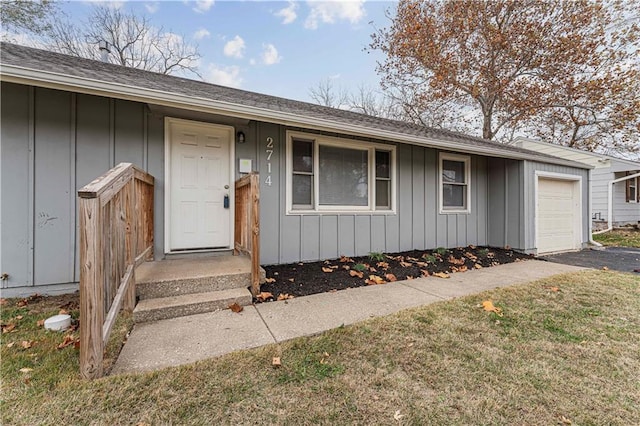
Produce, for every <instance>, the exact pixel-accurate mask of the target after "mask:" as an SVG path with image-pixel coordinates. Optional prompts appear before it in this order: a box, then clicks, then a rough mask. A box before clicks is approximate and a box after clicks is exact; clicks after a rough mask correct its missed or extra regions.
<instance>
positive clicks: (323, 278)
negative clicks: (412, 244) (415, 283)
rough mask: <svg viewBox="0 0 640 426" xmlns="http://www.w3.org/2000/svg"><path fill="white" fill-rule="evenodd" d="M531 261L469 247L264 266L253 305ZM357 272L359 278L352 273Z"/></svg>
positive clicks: (513, 254) (502, 251)
mask: <svg viewBox="0 0 640 426" xmlns="http://www.w3.org/2000/svg"><path fill="white" fill-rule="evenodd" d="M531 258H532V256H530V255H526V254H522V253H518V252H515V251H513V250H507V249H501V248H493V247H475V246H469V247H458V248H453V249H446V250H445V249H436V250H413V251H406V252H402V253H391V254H378V256H361V257H353V258H349V257H345V256H343V257H341V258H340V259H332V260H325V261H323V262H309V263H302V262H301V263H290V264H287V265H272V266H264V267H263V268H264V269H265V271H266V273H267V282H266V283H265V284H263V285H262V287H261V291H262V292H264V293H265V294H264V295H263V297H259V298H258V299H257V300H256V301H258V302H260V301H270V300H276V299H278V298H281V299H282V298H287V295H288V296H293V297H299V296H307V295H310V294H316V293H324V292H330V291H338V290H344V289H347V288H353V287H362V286H366V285H374V284H376V283H382V281H384V282H390V281H395V280H406V279H413V278H418V277H422V276H426V275H433V274H438V273H445V274H450V273H460V272H465V271H468V270H472V269H480V268H487V267H491V266H495V265H500V264H504V263H511V262H518V261H521V260H524V259H531ZM356 265H359V266H356ZM358 268H359V269H361V272H362V275H361V276H360V274H356V273H355V272H358V271H357V270H356V269H358ZM354 270H355V272H352V271H354ZM266 293H271V296H270V297H269V296H268V294H266Z"/></svg>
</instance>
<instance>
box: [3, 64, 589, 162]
mask: <svg viewBox="0 0 640 426" xmlns="http://www.w3.org/2000/svg"><path fill="white" fill-rule="evenodd" d="M0 81H6V82H9V83H19V84H26V85H32V86H37V87H46V88H50V89H58V90H67V91H72V92H78V93H84V94H91V95H98V96H105V97H116V98H119V99H125V100H130V101H138V102H145V103H154V104H158V105H164V106H169V107H176V108H181V109H187V110H195V111H200V112H207V113H212V114H221V115H227V116H232V117H237V118H243V119H249V120H259V121H266V122H272V123H277V124H283V125H287V126H294V127H304V128H307V129H314V130H322V131H330V132H335V131H340V132H341V133H345V134H350V135H354V136H364V137H375V138H380V139H383V140H387V141H391V142H400V143H408V144H412V145H421V146H428V147H432V148H439V149H447V150H452V151H458V152H464V153H469V154H479V155H485V156H490V157H500V158H511V159H515V160H529V161H540V162H545V163H552V164H558V165H564V166H569V167H577V168H592V167H591V166H587V165H584V164H582V163H577V162H573V161H570V160H564V159H562V158H557V159H556V158H553V159H549V158H546V157H541V156H537V155H535V153H534V152H532V153H531V155H527V154H524V153H517V152H506V151H505V150H502V149H499V148H495V149H492V148H487V147H477V146H473V145H468V144H465V143H463V142H455V141H449V140H440V139H433V138H428V137H424V136H414V135H409V134H404V133H398V132H393V131H389V130H383V129H376V128H371V127H365V126H360V125H353V124H346V123H341V122H336V121H332V120H327V119H323V118H317V117H309V116H304V115H298V114H292V113H288V112H283V111H274V110H271V109H266V108H260V107H255V106H248V105H242V104H234V103H230V102H225V101H219V100H212V99H206V98H201V97H191V96H186V95H182V94H177V93H173V92H167V91H162V90H157V89H149V88H140V87H134V86H130V85H125V84H120V83H112V82H105V81H102V80H96V79H90V78H86V77H77V76H71V75H66V74H61V73H54V72H49V71H44V70H36V69H32V68H26V67H20V66H16V65H9V64H3V65H2V66H1V67H0Z"/></svg>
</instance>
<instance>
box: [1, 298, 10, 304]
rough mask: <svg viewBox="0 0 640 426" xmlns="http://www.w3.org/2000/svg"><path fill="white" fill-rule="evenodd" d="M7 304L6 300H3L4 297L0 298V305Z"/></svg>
mask: <svg viewBox="0 0 640 426" xmlns="http://www.w3.org/2000/svg"><path fill="white" fill-rule="evenodd" d="M7 303H9V301H8V300H7V299H5V298H4V297H1V298H0V305H6V304H7Z"/></svg>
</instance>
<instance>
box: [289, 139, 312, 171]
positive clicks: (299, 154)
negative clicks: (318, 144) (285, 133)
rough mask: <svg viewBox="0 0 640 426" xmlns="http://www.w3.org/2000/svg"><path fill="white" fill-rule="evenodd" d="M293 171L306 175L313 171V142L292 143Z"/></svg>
mask: <svg viewBox="0 0 640 426" xmlns="http://www.w3.org/2000/svg"><path fill="white" fill-rule="evenodd" d="M293 171H294V172H307V173H311V172H312V171H313V142H311V141H300V140H294V141H293Z"/></svg>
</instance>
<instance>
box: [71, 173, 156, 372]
mask: <svg viewBox="0 0 640 426" xmlns="http://www.w3.org/2000/svg"><path fill="white" fill-rule="evenodd" d="M153 187H154V179H153V176H151V175H150V174H148V173H146V172H144V171H142V170H140V169H138V168H137V167H135V166H134V165H132V164H131V163H120V164H118V165H117V166H116V167H114V168H113V169H111V170H109V171H108V172H106V173H105V174H103V175H102V176H100V177H99V178H97V179H96V180H94V181H93V182H91V183H90V184H88V185H86V186H85V187H83V188H82V189H80V190H79V191H78V197H79V199H80V213H79V214H80V374H81V375H82V376H83V377H85V378H88V379H93V378H97V377H101V376H102V374H103V366H102V361H103V355H104V347H105V344H106V342H107V340H108V339H109V335H110V333H111V329H112V328H113V325H114V323H115V320H116V316H117V315H118V312H120V309H122V308H124V309H127V310H133V308H134V307H135V303H136V301H135V297H136V290H135V269H136V267H137V266H138V265H139V264H140V263H142V262H143V261H145V260H150V259H153V190H154V188H153Z"/></svg>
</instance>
